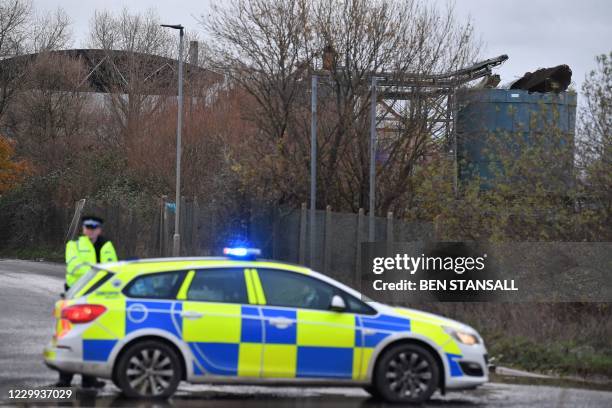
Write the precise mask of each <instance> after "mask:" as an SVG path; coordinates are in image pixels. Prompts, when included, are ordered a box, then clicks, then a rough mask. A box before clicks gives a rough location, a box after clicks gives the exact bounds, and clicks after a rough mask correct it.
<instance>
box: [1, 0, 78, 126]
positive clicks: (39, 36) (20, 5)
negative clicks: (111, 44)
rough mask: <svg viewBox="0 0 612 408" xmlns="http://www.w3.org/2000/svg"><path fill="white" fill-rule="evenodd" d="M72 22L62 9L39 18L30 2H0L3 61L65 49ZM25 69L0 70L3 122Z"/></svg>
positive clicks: (7, 68)
mask: <svg viewBox="0 0 612 408" xmlns="http://www.w3.org/2000/svg"><path fill="white" fill-rule="evenodd" d="M69 26H70V19H69V18H68V16H67V14H66V13H65V12H64V11H63V9H61V8H58V9H57V10H56V11H55V12H53V13H51V14H44V15H42V14H41V15H39V14H37V13H35V11H34V9H33V8H32V3H31V1H29V0H0V61H2V60H6V59H9V58H13V57H16V56H20V55H23V54H28V53H36V52H41V51H51V50H56V49H62V48H65V47H67V46H68V45H69V44H70V41H71V38H72V34H71V32H70V29H69ZM26 71H27V69H26V66H23V65H19V64H8V65H4V68H3V69H2V70H0V119H2V115H3V113H4V112H5V110H6V108H7V106H8V104H9V102H10V101H11V99H12V97H13V96H14V95H15V93H16V92H18V91H19V89H20V88H21V85H22V84H23V80H24V75H26Z"/></svg>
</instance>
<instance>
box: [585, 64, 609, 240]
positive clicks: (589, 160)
mask: <svg viewBox="0 0 612 408" xmlns="http://www.w3.org/2000/svg"><path fill="white" fill-rule="evenodd" d="M596 63H597V66H596V68H595V69H594V70H592V71H591V72H590V73H589V74H588V75H587V77H586V79H585V81H584V83H583V85H582V101H583V102H582V106H581V108H580V114H579V127H578V141H577V153H578V154H577V164H578V166H579V170H580V172H581V174H580V180H579V181H580V182H581V184H582V187H583V189H584V191H583V195H584V200H583V201H584V205H585V207H586V208H585V209H584V211H590V212H591V213H593V215H594V216H595V215H597V216H595V218H596V219H598V220H599V221H600V227H602V228H603V231H602V232H605V233H606V234H609V233H610V229H611V228H612V52H610V53H609V54H608V55H606V54H602V55H599V56H597V57H596ZM602 236H603V235H602ZM608 236H609V235H608Z"/></svg>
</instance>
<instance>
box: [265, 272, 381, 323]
mask: <svg viewBox="0 0 612 408" xmlns="http://www.w3.org/2000/svg"><path fill="white" fill-rule="evenodd" d="M257 273H258V274H259V279H260V281H261V286H262V287H263V290H264V294H265V296H266V304H268V305H271V306H285V307H296V308H303V309H320V310H329V307H330V305H331V300H332V297H333V296H334V295H339V296H341V297H342V298H343V299H344V302H345V303H346V312H348V313H357V314H376V311H375V310H374V309H372V308H371V307H370V306H368V305H366V304H365V303H363V302H361V301H360V300H358V299H356V298H355V297H353V296H351V295H349V294H347V293H345V292H344V291H342V290H341V289H339V288H336V287H335V286H332V285H330V284H328V283H327V282H323V281H321V280H319V279H316V278H313V277H310V276H306V275H302V274H299V273H294V272H288V271H280V270H275V269H258V270H257Z"/></svg>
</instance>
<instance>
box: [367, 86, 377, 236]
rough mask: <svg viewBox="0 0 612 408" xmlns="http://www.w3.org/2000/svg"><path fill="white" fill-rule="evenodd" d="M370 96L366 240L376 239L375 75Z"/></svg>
mask: <svg viewBox="0 0 612 408" xmlns="http://www.w3.org/2000/svg"><path fill="white" fill-rule="evenodd" d="M371 92H372V96H371V97H370V99H371V101H370V103H371V105H370V109H371V111H370V116H371V118H370V120H371V122H370V197H369V198H370V200H369V201H370V202H369V205H368V207H369V208H368V209H369V210H370V213H369V214H368V220H369V225H368V241H370V242H374V240H375V239H376V233H375V226H376V218H375V215H376V214H375V210H376V77H374V76H372V88H371Z"/></svg>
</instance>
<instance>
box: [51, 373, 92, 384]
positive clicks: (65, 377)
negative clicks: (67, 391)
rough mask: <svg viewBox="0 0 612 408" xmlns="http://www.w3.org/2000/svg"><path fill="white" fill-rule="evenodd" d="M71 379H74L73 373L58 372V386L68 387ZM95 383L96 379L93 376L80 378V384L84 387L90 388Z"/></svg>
mask: <svg viewBox="0 0 612 408" xmlns="http://www.w3.org/2000/svg"><path fill="white" fill-rule="evenodd" d="M73 377H74V374H73V373H66V372H64V371H60V372H59V381H58V384H59V385H61V386H62V387H70V384H71V383H72V378H73ZM96 381H97V380H96V377H95V376H93V375H82V376H81V384H82V385H83V386H84V387H87V386H92V385H93V384H94V383H95V382H96Z"/></svg>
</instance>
